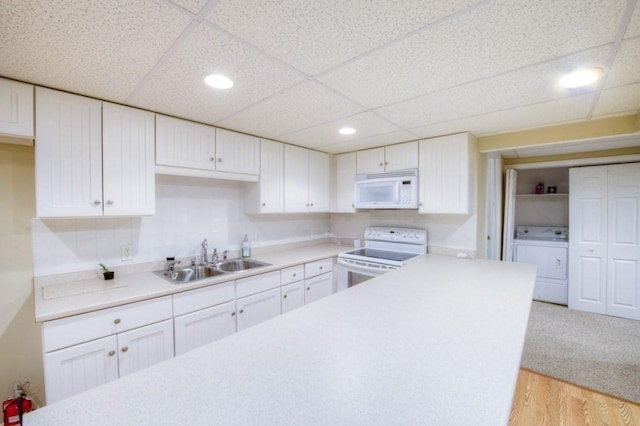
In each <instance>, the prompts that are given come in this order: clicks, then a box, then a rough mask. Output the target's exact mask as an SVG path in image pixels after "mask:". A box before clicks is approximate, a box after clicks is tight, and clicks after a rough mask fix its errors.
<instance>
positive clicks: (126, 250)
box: [120, 244, 133, 260]
mask: <svg viewBox="0 0 640 426" xmlns="http://www.w3.org/2000/svg"><path fill="white" fill-rule="evenodd" d="M120 254H121V258H122V260H131V259H133V252H132V251H131V245H129V244H125V245H123V246H120Z"/></svg>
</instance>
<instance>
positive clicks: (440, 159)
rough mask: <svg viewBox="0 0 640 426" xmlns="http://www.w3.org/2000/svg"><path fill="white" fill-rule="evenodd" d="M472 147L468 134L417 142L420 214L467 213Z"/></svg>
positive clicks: (470, 195) (470, 197)
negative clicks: (418, 150)
mask: <svg viewBox="0 0 640 426" xmlns="http://www.w3.org/2000/svg"><path fill="white" fill-rule="evenodd" d="M474 150H475V139H474V138H473V137H472V136H471V135H469V134H468V133H462V134H457V135H450V136H443V137H439V138H433V139H425V140H422V141H420V155H419V157H420V173H419V174H420V178H419V179H420V185H419V193H420V202H419V211H420V213H432V214H470V213H471V201H472V198H473V190H472V186H471V177H472V176H473V161H472V151H473V152H475V151H474Z"/></svg>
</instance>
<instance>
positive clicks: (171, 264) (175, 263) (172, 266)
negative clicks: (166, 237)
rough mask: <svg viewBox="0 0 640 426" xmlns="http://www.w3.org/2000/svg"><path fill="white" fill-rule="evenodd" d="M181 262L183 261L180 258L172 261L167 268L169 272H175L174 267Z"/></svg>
mask: <svg viewBox="0 0 640 426" xmlns="http://www.w3.org/2000/svg"><path fill="white" fill-rule="evenodd" d="M179 263H182V262H181V261H179V260H174V261H170V262H169V263H168V264H167V269H168V270H169V272H173V271H174V269H175V268H176V265H177V264H179Z"/></svg>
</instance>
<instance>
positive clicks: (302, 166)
mask: <svg viewBox="0 0 640 426" xmlns="http://www.w3.org/2000/svg"><path fill="white" fill-rule="evenodd" d="M329 175H330V169H329V155H328V154H325V153H322V152H317V151H311V150H308V149H305V148H300V147H297V146H293V145H285V147H284V211H285V212H287V213H302V212H328V211H329V199H330V182H329Z"/></svg>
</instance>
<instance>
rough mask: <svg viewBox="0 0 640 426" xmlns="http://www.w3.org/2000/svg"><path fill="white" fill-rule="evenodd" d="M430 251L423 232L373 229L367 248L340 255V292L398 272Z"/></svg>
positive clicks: (367, 232) (367, 234) (368, 234)
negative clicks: (386, 273)
mask: <svg viewBox="0 0 640 426" xmlns="http://www.w3.org/2000/svg"><path fill="white" fill-rule="evenodd" d="M426 252H427V231H426V230H424V229H413V228H396V227H385V226H371V227H367V228H365V231H364V247H363V248H357V249H355V250H351V251H347V252H344V253H340V254H339V255H338V285H337V289H338V291H340V290H345V289H347V288H349V287H352V286H354V285H357V284H360V283H362V282H364V281H366V280H368V279H371V278H373V277H376V276H378V275H381V274H384V273H385V272H389V271H391V270H394V269H398V268H400V267H402V266H403V265H404V263H405V262H406V261H407V260H409V259H411V258H413V257H415V256H418V255H421V254H425V253H426Z"/></svg>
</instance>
